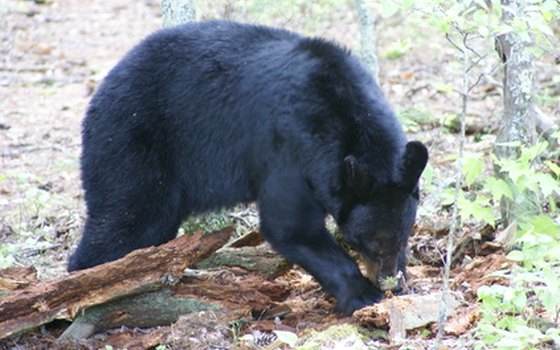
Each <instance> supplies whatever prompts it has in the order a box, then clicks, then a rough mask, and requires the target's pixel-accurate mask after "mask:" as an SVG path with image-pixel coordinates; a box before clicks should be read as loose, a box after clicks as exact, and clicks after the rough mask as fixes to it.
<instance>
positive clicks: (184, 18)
mask: <svg viewBox="0 0 560 350" xmlns="http://www.w3.org/2000/svg"><path fill="white" fill-rule="evenodd" d="M161 13H162V17H163V27H164V28H167V27H172V26H175V25H178V24H182V23H187V22H194V21H196V5H195V0H161Z"/></svg>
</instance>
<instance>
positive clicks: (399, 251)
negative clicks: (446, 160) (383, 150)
mask: <svg viewBox="0 0 560 350" xmlns="http://www.w3.org/2000/svg"><path fill="white" fill-rule="evenodd" d="M427 161H428V150H427V149H426V147H425V146H424V145H423V144H422V143H420V142H418V141H411V142H408V143H407V144H406V147H405V149H404V152H403V154H402V156H401V157H399V158H398V164H397V166H396V168H397V169H398V170H397V171H396V175H395V176H393V178H392V179H390V180H389V181H384V182H380V181H378V178H379V177H376V176H375V173H373V174H372V173H371V172H368V171H367V166H365V164H360V162H359V161H358V160H357V159H356V157H355V156H353V155H349V156H347V157H346V158H345V159H344V169H343V171H342V174H343V186H344V188H343V191H342V192H343V196H344V197H345V200H344V201H343V202H344V204H343V208H342V210H341V211H340V215H339V216H338V218H337V221H338V225H339V227H340V228H341V231H342V233H343V235H344V237H345V239H346V240H347V242H348V243H349V244H350V245H351V246H352V248H353V249H355V250H356V251H358V252H359V253H360V255H361V256H362V258H363V260H364V262H365V265H366V269H367V277H368V279H370V280H371V281H372V282H373V283H374V284H375V285H377V286H379V280H380V279H381V278H385V277H389V276H395V275H396V274H397V272H398V271H397V266H398V262H399V259H403V258H404V254H405V253H406V248H407V243H408V237H409V236H410V233H411V231H412V228H413V226H414V223H415V219H416V206H417V203H418V198H419V196H418V180H419V178H420V175H421V174H422V172H423V170H424V168H425V166H426V164H427ZM378 171H379V169H377V172H378ZM403 273H405V271H403Z"/></svg>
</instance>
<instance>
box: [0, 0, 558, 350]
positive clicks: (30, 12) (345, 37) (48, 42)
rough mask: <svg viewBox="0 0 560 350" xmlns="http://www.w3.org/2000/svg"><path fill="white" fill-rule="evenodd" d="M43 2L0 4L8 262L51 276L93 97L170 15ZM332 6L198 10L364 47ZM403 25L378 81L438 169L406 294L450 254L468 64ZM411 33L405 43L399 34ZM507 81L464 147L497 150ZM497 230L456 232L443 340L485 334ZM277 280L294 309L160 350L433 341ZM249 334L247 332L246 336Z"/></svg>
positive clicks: (434, 277) (427, 333)
mask: <svg viewBox="0 0 560 350" xmlns="http://www.w3.org/2000/svg"><path fill="white" fill-rule="evenodd" d="M37 3H38V2H33V1H17V0H5V1H4V3H3V5H2V6H3V7H2V8H0V45H1V46H0V268H4V267H8V266H17V267H33V268H34V269H36V271H37V279H38V280H48V279H53V278H56V277H60V276H64V275H65V274H67V272H66V271H65V268H66V261H67V258H68V256H69V254H70V252H71V251H72V249H73V247H75V245H76V242H77V240H78V238H79V236H80V232H81V229H82V225H83V223H84V219H85V211H84V202H83V193H82V190H81V187H80V178H79V154H80V123H81V120H82V118H83V115H84V112H85V109H86V106H87V103H88V101H89V99H90V98H91V95H92V93H93V91H94V90H95V88H96V86H97V85H98V84H99V82H100V81H101V80H102V78H103V76H104V75H105V74H106V73H107V72H108V70H109V69H110V68H111V67H112V66H113V65H114V64H115V63H116V62H117V61H118V59H119V58H120V57H122V56H123V55H124V53H125V52H126V51H127V50H128V49H130V48H131V47H132V46H133V45H134V44H135V43H137V42H138V41H139V40H140V39H142V38H143V37H145V36H146V35H147V34H149V33H151V32H153V31H154V30H156V29H158V28H160V26H161V11H160V2H159V1H156V0H142V1H125V0H114V1H102V0H54V2H52V3H48V4H37ZM333 3H337V4H338V5H336V6H334V5H333V6H334V7H333V8H332V9H331V10H332V11H331V12H332V13H330V14H329V15H325V14H324V13H322V12H321V13H318V12H317V13H316V12H314V11H318V10H317V9H316V8H314V7H313V6H311V7H310V8H309V9H307V11H308V12H305V11H303V12H302V13H299V12H298V13H290V11H280V14H278V16H276V12H273V13H272V14H270V13H269V14H268V15H266V16H265V15H262V16H257V15H255V12H250V11H241V10H239V9H236V7H235V5H233V2H230V1H209V2H207V3H205V5H204V6H205V7H204V8H202V9H201V11H200V14H201V16H200V17H201V18H204V17H222V18H223V17H229V18H232V19H240V20H243V21H249V20H251V21H258V22H261V23H264V24H269V25H276V26H282V27H285V28H289V29H293V30H295V31H300V32H303V33H306V34H311V35H315V36H325V37H328V38H330V39H334V40H336V41H338V42H340V43H342V44H343V45H346V46H347V47H349V48H353V49H354V51H356V52H359V49H358V48H357V45H358V41H359V40H358V39H359V30H358V26H357V23H358V19H357V15H356V11H355V9H354V8H353V7H352V6H350V5H348V3H349V2H345V1H339V2H333ZM4 5H5V6H4ZM205 10H206V11H208V15H205V13H204V11H205ZM257 14H258V13H257ZM252 16H253V17H252ZM313 16H315V17H313ZM403 22H404V19H403V18H391V19H388V20H383V21H381V22H380V24H379V27H378V30H377V32H378V38H377V45H378V47H379V48H390V49H385V50H381V49H380V51H381V54H380V78H379V79H380V82H381V85H382V89H383V91H384V92H385V94H386V96H387V98H388V99H389V101H391V103H392V104H393V105H394V106H395V109H396V110H397V111H398V112H399V114H400V115H401V116H406V118H405V121H404V123H405V125H406V127H407V130H408V131H409V133H410V134H411V136H410V138H416V139H420V140H422V141H423V142H425V143H426V144H427V145H429V147H430V155H431V159H430V165H431V172H432V176H431V179H430V183H426V184H425V186H424V193H423V194H422V204H421V208H420V210H419V217H418V224H417V227H416V230H415V233H414V235H413V237H412V238H411V251H412V257H411V266H410V287H411V294H412V295H428V294H430V293H433V292H436V291H439V290H440V288H441V284H442V278H441V276H442V265H443V264H442V257H443V255H444V252H445V245H446V242H447V236H446V235H447V233H448V231H449V227H450V225H451V215H450V209H449V207H448V206H444V205H442V204H441V203H442V200H441V193H442V191H443V190H444V189H445V188H448V187H450V186H451V185H452V184H453V182H454V180H453V179H454V175H453V169H454V165H453V157H452V155H454V154H456V152H457V149H458V148H457V147H458V143H457V139H458V136H457V133H456V128H454V127H453V126H452V125H451V126H450V125H449V123H448V121H449V120H450V118H452V116H453V115H456V114H458V113H459V112H460V97H459V95H457V94H453V93H449V92H448V91H447V89H446V88H445V87H446V86H450V87H453V88H457V89H459V86H458V83H457V82H458V81H460V69H458V68H457V63H456V62H457V59H456V52H454V50H455V49H454V48H453V47H452V46H451V45H449V43H447V42H446V41H445V39H444V37H443V35H440V34H438V33H435V32H434V33H432V32H429V31H428V32H421V31H420V32H415V29H410V28H407V27H406V25H405V24H403ZM405 36H406V37H408V38H410V39H409V42H403V41H401V39H395V38H403V37H405ZM539 65H540V66H539V67H541V66H547V67H550V69H544V70H540V71H541V72H544V73H540V74H539V76H538V81H539V84H542V85H546V84H550V82H551V81H552V77H553V76H554V75H555V74H556V75H558V74H559V72H558V67H557V66H554V65H553V64H552V63H551V62H540V63H539ZM481 72H482V71H481ZM481 72H479V74H480V73H481ZM474 76H475V77H476V75H474ZM499 79H500V78H499V75H498V77H493V78H492V77H487V78H485V79H482V81H481V83H480V85H479V86H478V87H476V88H475V89H473V92H472V99H471V102H470V104H469V119H468V120H469V134H470V135H469V139H468V142H467V151H468V152H480V153H483V154H487V153H489V152H490V151H491V149H492V145H493V141H494V136H492V132H494V131H495V130H496V128H497V123H498V121H499V118H500V113H501V110H502V105H501V97H500V89H501V88H500V82H499ZM542 109H543V111H544V112H545V113H547V114H549V115H551V116H554V115H558V114H559V109H560V105H558V104H554V103H544V105H543V106H542ZM234 216H236V215H234ZM237 217H238V215H237ZM252 217H254V214H253V215H252ZM242 221H243V220H242ZM245 221H246V220H245ZM239 225H241V226H243V225H242V224H239ZM494 233H495V229H493V228H491V227H481V226H479V225H476V224H474V223H472V222H468V221H467V222H465V223H464V224H463V227H462V229H461V230H460V232H459V235H458V239H457V242H458V243H459V244H458V248H457V249H456V251H455V254H454V255H455V261H456V264H455V265H454V269H453V271H452V276H451V279H452V288H453V289H454V290H455V291H456V292H457V295H458V296H459V298H460V301H461V302H460V306H459V308H458V309H456V310H455V311H454V312H453V313H452V315H451V316H452V319H453V322H455V328H454V329H450V330H448V332H447V333H446V335H445V336H444V340H443V343H442V346H441V348H442V349H445V348H448V349H460V348H465V349H470V348H472V347H473V346H474V343H475V342H476V339H475V337H474V336H473V329H474V327H475V325H476V321H477V317H478V312H477V303H476V294H475V291H476V288H478V287H479V286H481V285H484V284H488V283H497V282H500V281H497V280H496V279H493V278H489V274H490V273H491V272H493V271H495V270H498V269H501V268H503V267H504V264H507V262H505V260H504V253H503V251H502V250H501V249H500V247H499V246H496V245H493V244H489V243H488V242H489V241H491V240H492V239H493V237H494ZM461 272H463V273H461ZM0 276H1V274H0ZM272 283H276V284H278V285H280V286H283V288H286V290H287V294H286V297H285V299H284V300H283V301H282V302H281V304H286V305H289V306H290V311H289V312H288V314H286V315H282V316H281V317H280V316H279V317H276V318H274V319H272V320H258V319H255V318H254V317H251V315H245V316H246V319H245V320H244V323H243V324H242V325H241V326H239V324H237V326H235V327H234V326H232V323H231V322H229V321H228V322H229V323H227V324H220V318H219V317H216V316H215V315H209V314H208V313H200V314H194V315H190V316H188V317H186V318H181V319H180V321H179V322H177V323H176V324H174V325H171V326H169V327H167V329H171V330H172V333H173V334H175V335H178V334H179V335H182V340H177V339H176V338H177V337H175V338H174V339H175V340H168V341H167V342H164V343H163V344H162V346H165V347H162V346H160V347H158V349H164V348H177V349H187V348H192V349H205V348H216V349H218V348H219V349H221V348H233V347H237V348H264V349H272V348H283V347H284V348H285V347H286V346H285V345H282V344H279V343H278V342H276V343H275V342H274V340H275V339H276V338H277V336H273V335H271V334H273V333H272V331H274V330H286V331H289V332H291V333H294V334H297V335H298V336H299V337H300V343H299V344H300V345H301V344H304V343H305V341H302V339H304V338H305V337H310V338H308V339H311V338H313V337H312V336H310V334H312V332H324V333H313V334H319V335H318V336H317V335H316V336H315V338H313V339H311V340H309V341H308V343H307V346H308V347H307V348H309V349H318V348H322V349H344V348H355V349H361V348H364V349H365V348H377V347H382V348H383V347H386V348H390V349H398V348H401V347H402V348H404V347H407V348H408V349H411V348H413V349H428V348H430V347H431V345H432V344H433V338H434V335H435V330H436V328H435V327H434V324H433V323H431V324H428V325H426V326H422V327H420V328H418V329H414V330H412V331H409V332H408V333H407V335H406V339H403V340H401V341H400V342H399V343H392V344H390V343H389V341H388V340H387V334H384V333H383V332H381V333H375V334H376V335H375V336H374V335H372V334H374V333H370V334H369V336H360V337H358V336H356V335H354V334H353V333H352V332H353V331H348V329H346V328H344V327H354V326H357V325H358V324H357V321H356V319H355V318H351V317H341V316H338V315H337V314H335V313H333V312H332V308H333V306H334V301H333V300H332V299H331V298H328V297H327V296H325V294H324V293H323V292H322V291H321V289H320V288H319V286H318V284H317V283H316V282H314V281H313V280H312V279H311V278H310V276H309V275H307V274H306V273H305V272H303V271H302V270H301V269H299V268H297V267H296V268H293V269H292V270H290V271H288V272H287V273H286V274H284V275H283V276H281V277H278V278H277V279H275V280H273V281H272ZM0 291H1V289H0ZM435 307H437V306H436V305H434V308H435ZM0 312H1V310H0ZM67 326H68V323H67V322H54V323H51V324H49V325H46V326H43V327H41V328H40V329H36V330H32V331H30V332H27V333H24V334H20V335H17V336H13V337H11V338H7V339H4V340H0V349H51V348H56V346H59V345H55V344H54V343H53V341H54V340H55V339H56V337H57V336H58V335H60V333H61V332H62V331H63V330H64V329H65V328H66V327H67ZM163 328H164V329H165V327H163ZM224 328H225V329H227V331H226V332H224V331H223V329H224ZM234 328H235V330H233V329H234ZM351 329H352V330H355V329H357V328H351ZM328 330H331V331H332V330H334V331H332V332H331V333H328ZM161 332H162V329H138V328H133V329H130V328H125V327H123V328H120V329H117V330H110V331H106V332H104V333H102V334H98V335H96V336H94V337H92V338H90V339H89V340H87V341H83V342H80V343H79V344H78V343H76V344H75V346H76V348H78V347H79V348H84V349H99V348H106V349H108V348H110V347H109V346H112V347H113V348H123V347H125V346H126V344H130V343H127V341H128V342H129V341H130V339H134V338H141V337H146V335H147V334H148V335H149V334H156V333H157V334H161ZM385 333H386V332H385ZM328 334H331V336H329V335H328ZM332 334H334V335H332ZM244 335H250V336H251V337H252V338H251V337H249V338H251V341H249V340H247V339H249V338H247V337H245V338H244V337H243V336H244ZM329 337H330V338H329ZM276 340H277V339H276ZM251 342H252V343H251ZM249 343H250V344H249ZM256 343H258V344H260V345H256ZM136 344H138V343H136ZM313 344H314V345H313ZM317 344H319V345H317ZM64 346H65V348H72V346H70V345H68V344H66V345H64ZM136 346H138V347H140V348H141V346H140V345H136ZM154 346H155V345H154ZM129 348H130V347H129ZM132 348H134V347H132ZM304 348H305V347H304Z"/></svg>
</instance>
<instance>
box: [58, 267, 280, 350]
mask: <svg viewBox="0 0 560 350" xmlns="http://www.w3.org/2000/svg"><path fill="white" fill-rule="evenodd" d="M204 276H205V278H196V277H184V278H183V279H181V281H180V282H179V283H177V284H176V285H174V286H168V287H166V288H165V289H162V290H158V291H155V292H149V293H142V294H136V295H132V296H128V297H125V298H120V299H117V300H114V301H111V302H108V303H105V304H101V305H96V306H93V307H89V308H87V309H85V310H83V312H81V313H80V315H79V316H78V317H77V318H76V319H75V320H74V322H73V323H72V325H71V326H70V327H68V328H67V329H66V331H65V332H64V333H63V334H62V336H61V337H60V338H59V340H60V341H64V340H68V339H73V340H79V339H84V338H87V337H89V336H90V335H92V334H94V333H98V332H101V331H104V330H107V329H111V328H117V327H120V326H127V327H144V328H149V327H155V326H165V325H170V324H172V323H175V322H176V321H177V320H178V319H179V316H181V315H186V314H190V313H194V312H200V311H207V310H209V311H218V310H222V311H224V310H235V312H234V314H236V315H239V316H240V317H247V316H248V315H254V314H257V315H259V316H261V315H262V316H263V317H266V316H267V315H268V314H269V312H268V311H270V310H269V309H270V308H271V307H272V306H273V305H274V304H275V302H278V301H282V300H283V299H284V298H285V297H286V296H287V295H288V288H287V286H283V285H282V284H274V283H271V282H268V281H266V280H264V279H263V278H262V277H260V276H256V275H247V276H243V277H241V278H238V277H237V276H235V275H233V274H229V275H228V276H223V275H219V274H218V275H215V276H212V274H211V273H208V274H204Z"/></svg>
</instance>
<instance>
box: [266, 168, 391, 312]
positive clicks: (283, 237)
mask: <svg viewBox="0 0 560 350" xmlns="http://www.w3.org/2000/svg"><path fill="white" fill-rule="evenodd" d="M259 210H260V217H261V233H262V234H263V236H264V238H265V239H266V240H267V241H269V242H270V244H271V245H272V247H273V248H274V249H275V250H276V251H278V252H279V253H280V254H282V255H283V256H285V257H286V258H287V259H289V260H291V261H292V262H294V263H296V264H298V265H300V266H301V267H302V268H303V269H305V270H306V271H307V272H309V273H310V274H311V275H313V276H314V277H315V278H316V279H317V280H318V281H319V283H320V284H321V286H322V287H323V289H324V290H325V292H327V293H328V294H330V295H332V296H334V297H335V298H336V299H337V307H336V308H337V310H338V311H340V312H342V313H345V314H349V313H352V312H353V311H354V310H357V309H359V308H362V307H364V306H367V305H371V304H373V303H375V302H378V301H379V300H381V299H382V298H383V293H382V292H381V291H380V290H379V289H377V288H376V287H374V286H373V284H371V282H370V281H369V280H367V279H366V278H365V277H364V276H363V275H362V274H361V272H360V270H359V268H358V266H357V265H356V263H355V262H354V261H353V260H352V259H351V258H350V257H349V256H348V254H346V252H345V251H344V250H343V249H342V248H341V247H340V246H339V245H338V244H337V243H336V241H335V239H334V238H333V236H332V235H331V234H330V233H329V232H328V230H327V229H326V228H325V215H326V213H325V211H324V210H323V208H321V206H320V205H319V204H318V203H317V201H316V200H315V198H314V197H313V192H312V191H311V189H310V188H309V186H308V185H307V184H306V182H305V181H304V179H303V177H302V176H301V175H300V174H299V173H298V172H297V171H295V170H286V169H284V170H282V171H279V172H275V173H274V174H273V175H271V176H270V177H269V178H268V179H267V180H266V181H265V182H264V183H263V186H262V188H261V191H260V194H259Z"/></svg>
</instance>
